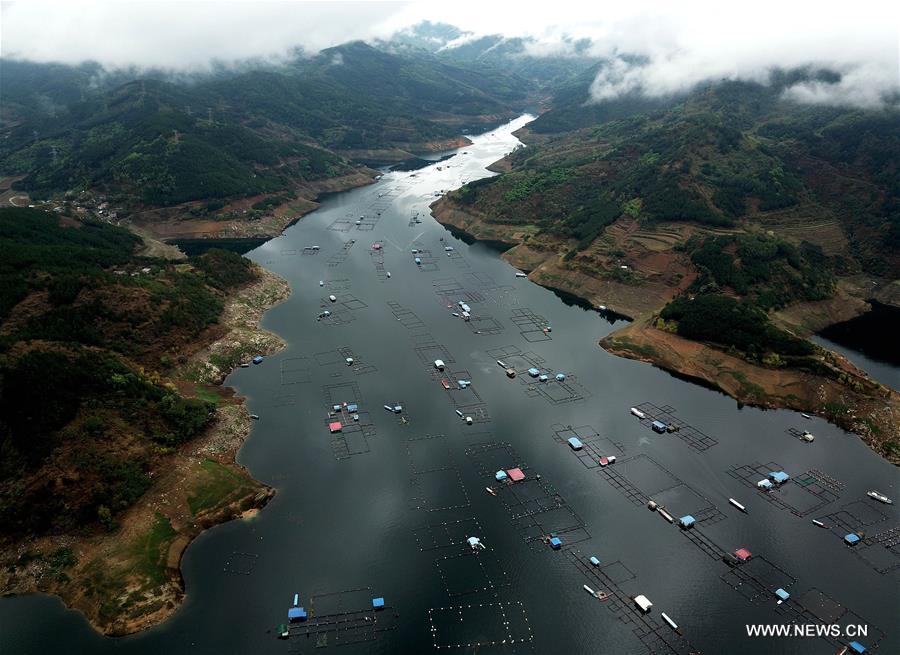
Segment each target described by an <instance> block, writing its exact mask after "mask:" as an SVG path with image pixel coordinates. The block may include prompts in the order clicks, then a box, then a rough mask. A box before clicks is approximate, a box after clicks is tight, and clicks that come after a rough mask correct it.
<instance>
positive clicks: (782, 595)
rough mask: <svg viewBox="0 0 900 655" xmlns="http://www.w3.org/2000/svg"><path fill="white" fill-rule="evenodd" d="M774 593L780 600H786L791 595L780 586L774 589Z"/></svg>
mask: <svg viewBox="0 0 900 655" xmlns="http://www.w3.org/2000/svg"><path fill="white" fill-rule="evenodd" d="M775 595H776V596H778V599H779V600H781V601H782V602H784V601H786V600H787V599H788V598H790V597H791V595H790V594H789V593H788V592H786V591H785V590H784V589H782V588H781V587H779V588H778V589H776V590H775Z"/></svg>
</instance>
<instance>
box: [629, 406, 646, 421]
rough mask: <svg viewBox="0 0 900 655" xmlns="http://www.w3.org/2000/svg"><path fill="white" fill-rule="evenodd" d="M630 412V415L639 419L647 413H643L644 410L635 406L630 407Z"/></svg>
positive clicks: (643, 417)
mask: <svg viewBox="0 0 900 655" xmlns="http://www.w3.org/2000/svg"><path fill="white" fill-rule="evenodd" d="M631 414H632V416H637V417H638V418H639V419H641V420H643V419H645V418H647V415H646V414H644V412H642V411H641V410H639V409H638V408H637V407H632V408H631Z"/></svg>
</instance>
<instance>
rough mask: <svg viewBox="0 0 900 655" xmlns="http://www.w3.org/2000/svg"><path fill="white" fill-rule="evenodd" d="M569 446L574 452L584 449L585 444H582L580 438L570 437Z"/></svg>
mask: <svg viewBox="0 0 900 655" xmlns="http://www.w3.org/2000/svg"><path fill="white" fill-rule="evenodd" d="M569 446H570V447H571V448H572V450H581V449H582V448H583V447H584V444H583V443H581V439H579V438H578V437H569Z"/></svg>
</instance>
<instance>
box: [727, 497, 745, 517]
mask: <svg viewBox="0 0 900 655" xmlns="http://www.w3.org/2000/svg"><path fill="white" fill-rule="evenodd" d="M728 502H729V503H731V504H732V505H734V506H735V507H737V508H738V509H739V510H741V511H742V512H743V513H744V514H746V513H747V508H746V507H744V506H743V505H741V504H740V503H739V502H738V501H736V500H735V499H734V498H729V499H728Z"/></svg>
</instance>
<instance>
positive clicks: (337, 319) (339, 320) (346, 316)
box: [317, 303, 356, 327]
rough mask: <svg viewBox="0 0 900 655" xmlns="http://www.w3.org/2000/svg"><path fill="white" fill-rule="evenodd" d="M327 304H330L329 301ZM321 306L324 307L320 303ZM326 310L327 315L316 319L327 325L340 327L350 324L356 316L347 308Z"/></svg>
mask: <svg viewBox="0 0 900 655" xmlns="http://www.w3.org/2000/svg"><path fill="white" fill-rule="evenodd" d="M329 305H331V303H329ZM322 307H325V305H322ZM328 311H329V315H328V316H320V317H319V318H318V319H317V322H318V323H321V324H322V325H327V326H329V327H342V326H344V325H350V324H351V323H352V322H353V321H355V320H356V316H354V315H353V312H351V311H350V310H347V309H329V310H328Z"/></svg>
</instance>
